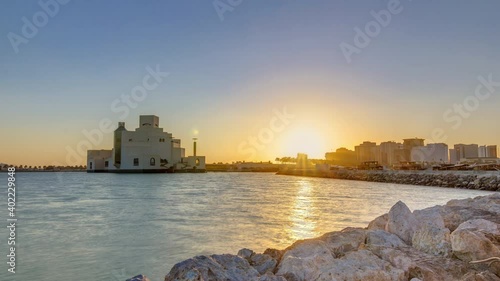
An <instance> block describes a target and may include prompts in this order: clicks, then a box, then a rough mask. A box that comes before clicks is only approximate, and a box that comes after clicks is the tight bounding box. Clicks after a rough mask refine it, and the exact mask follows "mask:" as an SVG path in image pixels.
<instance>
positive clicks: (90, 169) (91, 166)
mask: <svg viewBox="0 0 500 281" xmlns="http://www.w3.org/2000/svg"><path fill="white" fill-rule="evenodd" d="M89 166H90V170H92V162H90V165H89Z"/></svg>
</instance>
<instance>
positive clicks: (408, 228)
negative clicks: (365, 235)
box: [386, 201, 418, 245]
mask: <svg viewBox="0 0 500 281" xmlns="http://www.w3.org/2000/svg"><path fill="white" fill-rule="evenodd" d="M417 227H418V221H417V219H416V217H415V215H414V214H413V213H412V212H411V211H410V209H409V208H408V206H406V204H405V203H403V202H401V201H398V202H397V203H396V204H395V205H394V206H392V208H391V210H390V211H389V213H388V218H387V227H386V231H387V232H390V233H392V234H395V235H397V236H398V237H399V238H401V240H403V241H404V242H405V243H406V244H408V245H410V244H411V242H412V238H413V235H414V233H415V231H416V230H417Z"/></svg>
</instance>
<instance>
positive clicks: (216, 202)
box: [0, 173, 489, 281]
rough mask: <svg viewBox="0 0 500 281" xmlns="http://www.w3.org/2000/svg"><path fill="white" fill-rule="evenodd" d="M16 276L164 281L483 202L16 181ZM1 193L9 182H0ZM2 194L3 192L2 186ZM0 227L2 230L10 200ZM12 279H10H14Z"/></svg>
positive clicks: (377, 188)
mask: <svg viewBox="0 0 500 281" xmlns="http://www.w3.org/2000/svg"><path fill="white" fill-rule="evenodd" d="M16 176H17V183H18V188H17V200H18V206H17V207H18V208H17V211H18V213H17V216H18V219H19V221H18V228H17V245H16V246H17V255H18V260H17V273H16V274H15V275H12V274H10V273H7V265H6V261H7V258H6V255H7V254H8V253H7V236H8V233H7V229H6V227H1V228H0V237H3V238H2V241H3V242H2V241H0V250H1V256H3V257H4V258H3V260H4V262H2V264H3V266H2V268H3V269H1V272H0V280H18V281H21V280H23V281H24V280H113V281H114V280H116V281H124V280H125V279H127V278H129V277H131V276H134V275H136V274H139V273H144V274H146V275H148V276H149V277H150V278H151V279H152V281H154V280H163V277H164V276H165V275H166V274H167V273H168V271H169V270H170V268H171V267H172V266H173V265H174V264H175V263H176V262H179V261H181V260H183V259H187V258H190V257H192V256H195V255H200V254H210V253H232V254H235V253H236V252H237V251H238V250H239V249H241V248H244V247H247V248H251V249H253V250H255V251H258V252H262V251H264V250H265V249H266V248H278V249H282V248H285V247H287V246H288V245H290V244H291V243H293V242H294V241H295V240H297V239H304V238H310V237H316V236H319V235H321V234H323V233H325V232H330V231H335V230H340V229H343V228H345V227H348V226H360V227H365V226H366V225H367V224H368V222H370V221H371V220H372V219H373V218H375V217H376V216H378V215H381V214H383V213H386V212H387V211H388V210H389V209H390V207H391V206H392V205H394V204H395V203H396V202H397V201H398V200H402V201H404V202H405V203H406V204H407V205H408V206H409V207H410V209H412V210H414V209H421V208H425V207H429V206H433V205H436V204H444V203H446V202H447V201H448V200H450V199H458V198H466V197H474V196H478V195H487V194H489V193H488V192H482V191H472V190H463V189H446V188H437V187H420V186H410V185H397V184H384V183H370V182H357V181H344V180H334V179H321V178H306V177H293V176H277V175H274V174H268V173H207V174H147V175H140V174H86V173H18V174H17V175H16ZM0 183H3V184H2V185H3V186H4V187H5V191H6V190H7V175H6V174H5V173H3V174H0ZM0 186H1V185H0ZM0 199H1V202H2V206H4V208H2V209H3V211H2V212H1V218H2V220H3V221H4V224H5V225H7V222H6V220H7V199H6V192H2V193H1V197H0ZM12 277H14V278H12Z"/></svg>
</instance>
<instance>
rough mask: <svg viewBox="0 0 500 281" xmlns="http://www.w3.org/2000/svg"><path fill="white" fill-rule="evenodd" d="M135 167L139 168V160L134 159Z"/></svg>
mask: <svg viewBox="0 0 500 281" xmlns="http://www.w3.org/2000/svg"><path fill="white" fill-rule="evenodd" d="M134 166H139V158H134Z"/></svg>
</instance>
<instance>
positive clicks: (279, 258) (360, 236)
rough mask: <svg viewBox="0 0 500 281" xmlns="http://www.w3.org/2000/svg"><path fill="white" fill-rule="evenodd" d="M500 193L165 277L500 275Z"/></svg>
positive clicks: (474, 278)
mask: <svg viewBox="0 0 500 281" xmlns="http://www.w3.org/2000/svg"><path fill="white" fill-rule="evenodd" d="M499 223H500V196H499V194H493V195H490V196H483V197H476V198H473V199H465V200H453V201H450V202H448V204H446V205H444V206H435V207H431V208H426V209H423V210H416V211H414V212H413V213H412V212H411V211H410V209H409V208H408V207H407V206H406V205H405V204H404V203H403V202H398V203H396V204H395V205H394V206H393V207H392V208H391V210H390V211H389V212H388V213H387V214H385V215H382V216H380V217H378V218H376V219H375V220H374V221H372V222H371V223H370V225H369V226H368V227H367V228H346V229H344V230H342V231H335V232H330V233H326V234H324V235H322V236H320V237H318V238H314V239H306V240H301V241H297V242H295V243H294V244H293V245H291V246H289V247H288V248H286V249H284V250H276V249H267V250H266V251H265V252H264V253H263V254H258V253H255V252H254V251H252V250H250V249H242V250H240V251H239V252H238V255H237V256H235V255H212V256H199V257H195V258H192V259H189V260H186V261H184V262H181V263H178V264H176V265H175V266H174V267H173V268H172V270H171V271H170V273H169V274H168V275H167V276H166V277H165V281H174V280H175V281H183V280H186V281H190V280H191V281H194V280H197V281H229V280H235V281H238V280H245V281H309V280H316V281H330V280H331V281H341V280H342V281H351V280H352V281H361V280H372V281H385V280H402V281H408V280H412V281H418V280H420V281H456V280H458V281H500V263H493V264H491V265H489V264H488V263H474V264H471V263H470V261H477V260H481V259H487V258H490V257H500V224H499Z"/></svg>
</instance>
